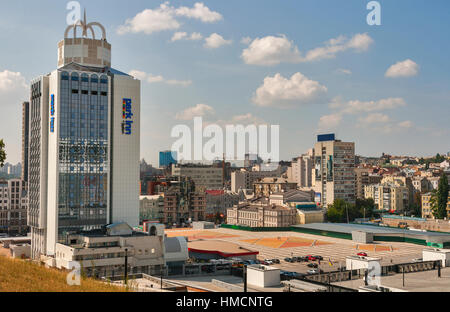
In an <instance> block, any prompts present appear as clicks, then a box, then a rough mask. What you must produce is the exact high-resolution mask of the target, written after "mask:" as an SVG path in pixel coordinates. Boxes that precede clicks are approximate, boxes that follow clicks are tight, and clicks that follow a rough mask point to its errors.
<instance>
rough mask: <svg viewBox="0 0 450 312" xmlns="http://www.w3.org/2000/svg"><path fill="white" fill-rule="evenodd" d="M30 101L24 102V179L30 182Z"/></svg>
mask: <svg viewBox="0 0 450 312" xmlns="http://www.w3.org/2000/svg"><path fill="white" fill-rule="evenodd" d="M29 134H30V102H23V103H22V174H21V178H22V180H23V181H25V182H28V153H29V147H30V138H29Z"/></svg>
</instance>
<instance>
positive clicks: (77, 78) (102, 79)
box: [61, 72, 108, 84]
mask: <svg viewBox="0 0 450 312" xmlns="http://www.w3.org/2000/svg"><path fill="white" fill-rule="evenodd" d="M69 78H70V80H72V81H80V80H81V82H91V83H98V82H99V77H98V76H97V75H96V74H92V75H90V76H89V75H88V74H86V73H82V74H81V76H80V74H79V73H77V72H72V73H71V74H70V75H69V73H68V72H62V73H61V80H69ZM100 83H102V84H107V83H108V77H107V76H105V75H102V76H100Z"/></svg>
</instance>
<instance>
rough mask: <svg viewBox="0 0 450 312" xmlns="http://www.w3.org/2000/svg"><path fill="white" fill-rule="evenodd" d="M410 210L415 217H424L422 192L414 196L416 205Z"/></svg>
mask: <svg viewBox="0 0 450 312" xmlns="http://www.w3.org/2000/svg"><path fill="white" fill-rule="evenodd" d="M410 210H411V213H412V214H413V215H414V216H416V217H418V218H420V217H422V194H421V193H420V192H417V193H415V194H414V203H413V204H412V205H411V207H410Z"/></svg>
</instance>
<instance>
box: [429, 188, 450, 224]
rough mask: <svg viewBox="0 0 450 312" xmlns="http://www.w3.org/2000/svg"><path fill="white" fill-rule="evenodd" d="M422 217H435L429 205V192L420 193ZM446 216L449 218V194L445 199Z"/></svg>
mask: <svg viewBox="0 0 450 312" xmlns="http://www.w3.org/2000/svg"><path fill="white" fill-rule="evenodd" d="M422 218H426V219H435V217H434V215H433V208H432V205H431V192H429V193H426V194H422ZM447 218H448V219H450V195H449V196H448V201H447Z"/></svg>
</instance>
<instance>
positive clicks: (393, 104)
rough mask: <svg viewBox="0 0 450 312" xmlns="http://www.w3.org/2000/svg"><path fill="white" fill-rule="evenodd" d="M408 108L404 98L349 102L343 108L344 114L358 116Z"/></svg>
mask: <svg viewBox="0 0 450 312" xmlns="http://www.w3.org/2000/svg"><path fill="white" fill-rule="evenodd" d="M403 106H406V102H405V100H404V99H402V98H386V99H381V100H378V101H359V100H355V101H349V102H347V103H346V104H345V107H344V108H343V113H347V114H357V113H364V112H376V111H383V110H390V109H395V108H398V107H403Z"/></svg>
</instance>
